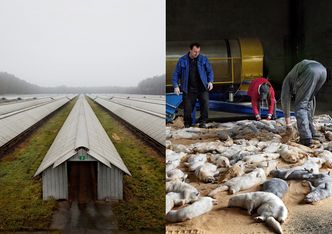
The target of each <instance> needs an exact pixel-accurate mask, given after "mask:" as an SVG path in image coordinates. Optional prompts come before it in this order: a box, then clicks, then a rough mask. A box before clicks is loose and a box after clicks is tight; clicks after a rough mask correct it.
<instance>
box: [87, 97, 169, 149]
mask: <svg viewBox="0 0 332 234" xmlns="http://www.w3.org/2000/svg"><path fill="white" fill-rule="evenodd" d="M89 97H90V98H92V99H93V100H94V101H95V102H96V103H98V104H99V105H101V106H103V107H104V108H106V109H107V110H109V111H110V112H111V113H113V114H114V115H116V116H117V117H119V118H120V119H122V120H124V121H125V122H126V123H128V124H129V125H131V126H133V127H134V128H135V129H138V130H139V131H140V132H141V133H143V134H144V135H145V136H147V137H148V138H150V139H152V140H153V141H155V142H156V143H157V144H159V145H160V146H162V147H165V140H166V135H165V117H166V115H165V106H166V99H165V96H164V95H131V94H114V95H112V94H109V95H89Z"/></svg>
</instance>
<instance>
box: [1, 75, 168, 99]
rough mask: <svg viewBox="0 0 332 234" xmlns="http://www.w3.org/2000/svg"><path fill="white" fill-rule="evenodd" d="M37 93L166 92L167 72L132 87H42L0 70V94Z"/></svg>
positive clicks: (160, 93)
mask: <svg viewBox="0 0 332 234" xmlns="http://www.w3.org/2000/svg"><path fill="white" fill-rule="evenodd" d="M36 93H131V94H155V95H164V94H165V74H163V75H158V76H153V77H151V78H147V79H144V80H142V81H141V82H139V83H138V85H137V86H132V87H118V86H102V87H69V86H65V85H62V86H57V87H41V86H38V85H35V84H31V83H29V82H26V81H24V80H22V79H19V78H17V77H16V76H14V75H12V74H9V73H7V72H0V94H36Z"/></svg>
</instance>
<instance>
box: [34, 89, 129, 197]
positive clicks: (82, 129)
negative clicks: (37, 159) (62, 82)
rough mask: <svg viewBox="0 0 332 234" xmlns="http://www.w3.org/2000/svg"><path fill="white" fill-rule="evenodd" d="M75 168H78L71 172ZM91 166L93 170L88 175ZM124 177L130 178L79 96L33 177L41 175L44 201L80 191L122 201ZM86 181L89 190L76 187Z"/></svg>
mask: <svg viewBox="0 0 332 234" xmlns="http://www.w3.org/2000/svg"><path fill="white" fill-rule="evenodd" d="M75 165H76V167H77V165H78V167H79V168H81V169H77V168H76V169H75V167H74V166H75ZM86 165H92V167H90V168H89V167H86ZM93 166H94V167H95V168H96V169H95V172H94V173H92V174H93V175H92V176H91V170H93ZM82 168H85V171H84V170H82ZM75 170H77V172H75V173H74V171H75ZM125 174H127V175H131V174H130V172H129V170H128V168H127V167H126V165H125V164H124V162H123V161H122V159H121V157H120V155H119V153H118V152H117V150H116V149H115V147H114V145H113V144H112V142H111V140H110V138H109V137H108V135H107V133H106V132H105V130H104V128H103V127H102V125H101V123H100V122H99V120H98V119H97V117H96V115H95V114H94V112H93V110H92V109H91V107H90V105H89V104H88V102H87V101H86V99H85V97H84V96H83V95H81V96H79V98H78V100H77V102H76V104H75V106H74V107H73V109H72V110H71V112H70V114H69V116H68V118H67V119H66V121H65V123H64V124H63V126H62V128H61V129H60V131H59V133H58V135H57V136H56V138H55V140H54V142H53V144H52V145H51V147H50V149H49V150H48V152H47V154H46V155H45V157H44V159H43V161H42V162H41V164H40V166H39V168H38V169H37V171H36V173H35V175H34V176H38V175H42V181H43V199H44V200H45V199H48V198H49V197H53V198H55V199H71V198H72V197H73V196H72V194H73V193H75V192H77V191H78V190H82V189H83V190H84V189H87V190H96V199H98V200H111V199H112V200H119V199H122V198H123V175H125ZM77 177H80V179H77ZM88 177H89V178H88ZM75 180H78V181H76V182H75ZM87 180H88V181H92V182H91V185H90V186H91V188H81V187H82V186H81V187H80V184H82V183H84V181H87ZM94 181H95V185H94ZM89 183H90V182H89ZM74 184H76V185H74ZM74 186H75V187H74ZM88 186H89V185H88ZM93 186H95V188H93ZM73 188H74V190H73Z"/></svg>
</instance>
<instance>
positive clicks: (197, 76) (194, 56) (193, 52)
mask: <svg viewBox="0 0 332 234" xmlns="http://www.w3.org/2000/svg"><path fill="white" fill-rule="evenodd" d="M200 47H201V46H200V44H199V43H197V42H195V43H192V44H190V46H189V48H190V50H189V52H188V53H187V54H186V55H184V56H182V57H181V58H179V61H178V63H177V65H176V68H175V71H174V73H173V78H172V83H173V87H174V93H176V94H177V95H179V94H180V88H179V80H181V90H182V92H183V105H184V126H185V128H188V127H190V126H191V125H192V118H191V113H192V111H193V109H194V108H195V103H196V100H197V99H198V100H199V105H200V111H201V116H200V124H199V127H201V128H206V120H207V119H208V109H209V92H208V91H210V90H212V88H213V85H212V82H213V78H214V76H213V71H212V67H211V64H210V63H209V61H208V59H207V57H206V56H204V55H201V54H200V49H201V48H200Z"/></svg>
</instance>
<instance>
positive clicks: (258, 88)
mask: <svg viewBox="0 0 332 234" xmlns="http://www.w3.org/2000/svg"><path fill="white" fill-rule="evenodd" d="M248 95H249V96H250V98H251V106H252V111H253V113H254V115H255V118H256V120H258V121H259V120H261V119H262V118H261V115H260V112H259V108H260V102H261V101H264V102H266V101H267V102H268V105H269V111H268V115H267V117H266V119H267V120H270V119H271V118H272V116H273V113H274V112H275V94H274V89H273V87H272V85H271V83H270V82H269V81H268V80H267V79H265V78H257V79H255V80H253V81H251V83H250V85H249V88H248ZM274 117H275V116H274Z"/></svg>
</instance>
